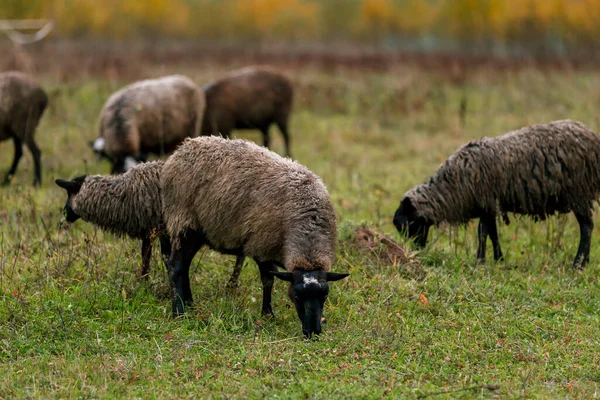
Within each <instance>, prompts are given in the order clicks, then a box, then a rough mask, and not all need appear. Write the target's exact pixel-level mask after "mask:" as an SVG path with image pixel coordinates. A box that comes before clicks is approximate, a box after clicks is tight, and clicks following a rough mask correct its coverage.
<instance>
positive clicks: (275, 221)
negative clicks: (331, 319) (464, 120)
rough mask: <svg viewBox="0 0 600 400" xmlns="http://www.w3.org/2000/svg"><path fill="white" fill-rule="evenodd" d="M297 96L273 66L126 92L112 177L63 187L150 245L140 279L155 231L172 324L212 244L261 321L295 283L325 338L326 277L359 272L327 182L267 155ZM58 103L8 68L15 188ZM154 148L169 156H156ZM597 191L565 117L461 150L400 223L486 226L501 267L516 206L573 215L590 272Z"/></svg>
mask: <svg viewBox="0 0 600 400" xmlns="http://www.w3.org/2000/svg"><path fill="white" fill-rule="evenodd" d="M292 98H293V89H292V85H291V84H290V81H289V80H288V79H287V78H286V77H285V76H284V75H282V74H281V73H279V72H278V71H276V70H274V69H272V68H265V67H262V68H259V67H248V68H245V69H242V70H240V71H237V72H234V73H232V74H230V75H229V76H227V77H225V78H223V79H221V80H218V81H216V82H213V83H211V84H208V85H206V86H205V87H204V88H202V89H200V88H198V87H197V86H196V85H195V84H194V83H193V82H192V81H191V80H190V79H188V78H186V77H184V76H180V75H175V76H168V77H164V78H160V79H154V80H145V81H141V82H137V83H134V84H132V85H129V86H126V87H125V88H123V89H121V90H119V91H118V92H116V93H114V94H113V95H112V96H111V97H110V98H109V99H108V100H107V102H106V104H105V106H104V108H103V109H102V111H101V114H100V135H99V137H98V139H96V141H95V142H93V143H92V146H93V149H94V151H95V152H96V153H97V154H98V155H99V156H101V157H104V158H106V159H108V160H109V161H110V162H111V165H112V168H111V171H112V173H113V175H107V176H102V175H92V176H90V175H84V176H79V177H76V178H74V179H72V180H62V179H58V180H56V184H57V185H58V186H60V187H62V188H63V189H65V190H66V191H67V195H68V198H67V202H66V204H65V209H64V213H65V218H66V221H68V222H74V221H76V220H77V219H79V218H82V219H83V220H85V221H88V222H91V223H93V224H95V225H97V226H99V227H101V228H102V229H105V230H107V231H110V232H112V233H115V234H117V235H127V236H130V237H132V238H135V239H140V240H142V276H146V275H147V274H148V272H149V266H150V258H151V250H152V241H153V239H154V238H155V237H158V238H159V240H160V247H161V254H162V258H163V262H164V264H165V265H166V266H167V270H168V274H169V282H170V287H171V291H172V312H173V315H174V316H178V315H182V314H183V313H184V312H185V310H186V308H188V307H190V306H191V305H192V304H193V296H192V292H191V288H190V279H189V268H190V264H191V262H192V259H193V258H194V255H195V254H196V253H197V252H198V250H199V249H200V248H201V247H202V246H204V245H206V246H208V247H210V248H211V249H214V250H216V251H218V252H220V253H223V254H229V255H233V256H236V263H235V267H234V270H233V272H232V275H231V278H230V281H229V285H230V286H236V285H237V280H238V277H239V274H240V271H241V268H242V265H243V262H244V259H245V257H251V258H252V259H254V261H255V262H256V264H257V265H258V267H259V270H260V277H261V281H262V287H263V302H262V312H263V314H273V310H272V306H271V293H272V287H273V282H274V277H278V278H280V279H282V280H284V281H288V282H290V289H289V295H290V298H291V300H292V301H293V303H294V305H295V307H296V311H297V313H298V317H299V319H300V320H301V322H302V331H303V333H304V335H305V336H307V337H311V335H312V334H313V333H314V334H319V333H320V332H321V323H322V320H323V306H324V302H325V300H326V298H327V295H328V292H329V286H328V282H332V281H337V280H340V279H343V278H345V277H347V276H348V274H346V273H334V272H332V271H331V270H332V267H333V265H334V263H335V260H336V242H337V226H336V214H335V210H334V207H333V205H332V203H331V200H330V197H329V193H328V192H327V189H326V187H325V185H324V183H323V182H322V180H321V179H320V178H319V177H318V176H317V175H315V174H314V173H313V172H311V171H309V170H308V169H307V168H306V167H305V166H303V165H301V164H299V163H298V162H295V161H292V160H291V159H290V158H289V157H285V158H284V157H281V156H279V155H277V154H276V153H274V152H271V151H269V150H268V149H267V148H265V147H268V144H269V126H270V125H271V124H273V123H275V124H277V125H278V127H279V129H280V130H281V132H282V134H283V136H284V139H285V146H286V155H288V156H289V155H290V148H289V132H288V120H289V115H290V111H291V106H292ZM47 103H48V98H47V96H46V95H45V93H44V91H43V89H42V88H41V87H40V86H39V85H38V84H37V83H35V81H34V80H33V79H32V78H31V77H29V76H27V75H25V74H22V73H16V72H10V73H4V74H0V140H6V139H8V138H12V139H13V142H14V144H15V158H14V161H13V163H12V166H11V167H10V170H9V171H8V174H7V175H6V178H5V183H9V182H10V180H11V177H12V175H13V174H14V173H15V170H16V167H17V164H18V162H19V159H20V157H21V155H22V150H21V147H22V144H23V142H24V143H25V144H26V145H27V146H28V147H29V149H30V150H31V152H32V154H33V157H34V162H35V181H34V184H40V182H41V171H40V151H39V149H38V147H37V146H36V144H35V141H34V133H35V128H36V126H37V124H38V122H39V119H40V118H41V116H42V114H43V112H44V109H45V107H46V105H47ZM234 129H258V130H260V131H261V132H262V134H263V136H264V146H265V147H260V146H258V145H256V144H254V143H252V142H248V141H244V140H230V139H229V138H228V137H229V134H230V133H231V131H232V130H234ZM219 136H221V137H219ZM150 153H154V154H159V155H163V154H169V153H172V154H171V155H170V157H169V158H168V159H166V160H160V161H153V162H146V160H147V157H148V154H150ZM123 172H124V173H123ZM119 173H122V174H119ZM599 190H600V137H599V136H598V135H597V134H596V133H595V132H593V131H592V130H590V129H589V128H588V127H586V126H585V125H583V124H582V123H580V122H577V121H572V120H564V121H554V122H551V123H547V124H538V125H531V126H528V127H524V128H522V129H520V130H517V131H514V132H510V133H507V134H505V135H502V136H499V137H496V138H482V139H479V140H475V141H472V142H470V143H468V144H466V145H464V146H463V147H461V148H460V149H458V150H457V151H456V153H455V154H453V155H452V156H450V157H449V158H448V159H447V160H446V161H445V162H444V163H443V164H442V165H441V166H440V167H439V169H438V170H437V172H436V173H435V174H434V175H433V176H431V177H430V178H429V179H428V180H427V182H425V183H424V184H422V185H418V186H416V187H415V188H413V189H411V190H409V191H408V192H407V193H406V194H405V196H404V198H403V199H402V201H401V203H400V206H399V208H398V209H397V210H396V213H395V215H394V219H393V222H394V225H395V226H396V228H397V229H398V231H400V233H402V234H403V235H405V236H407V237H409V238H410V239H412V240H414V242H415V244H416V245H417V246H425V244H426V242H427V235H428V231H429V228H430V227H431V226H432V225H438V224H440V223H442V222H447V223H450V224H465V223H467V222H468V221H469V220H471V219H473V218H479V227H478V238H479V246H478V249H477V259H478V261H481V262H483V261H485V252H486V241H487V238H488V236H489V237H490V239H491V241H492V245H493V252H494V259H495V260H500V259H502V251H501V248H500V243H499V241H498V232H497V227H496V220H497V219H498V217H501V218H502V220H503V221H504V222H505V223H507V224H508V223H509V218H508V215H507V213H508V212H511V213H515V214H522V215H527V216H531V217H533V218H534V219H535V220H543V219H545V218H546V217H547V216H550V215H552V214H555V213H568V212H571V211H572V212H573V213H574V214H575V216H576V218H577V221H578V222H579V225H580V232H581V233H580V236H581V237H580V244H579V249H578V251H577V254H576V256H575V260H574V263H573V265H574V267H575V268H583V267H584V266H585V265H586V264H587V263H588V262H589V253H590V241H591V232H592V230H593V221H592V210H593V203H594V202H595V201H597V200H598V196H599ZM279 268H281V269H283V272H281V271H279Z"/></svg>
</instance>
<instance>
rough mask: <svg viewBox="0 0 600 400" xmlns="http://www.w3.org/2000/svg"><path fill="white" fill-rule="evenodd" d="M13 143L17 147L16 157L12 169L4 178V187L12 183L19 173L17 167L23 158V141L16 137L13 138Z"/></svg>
mask: <svg viewBox="0 0 600 400" xmlns="http://www.w3.org/2000/svg"><path fill="white" fill-rule="evenodd" d="M13 143H14V145H15V157H14V158H13V162H12V164H11V166H10V169H9V170H8V172H7V173H6V176H5V177H4V182H3V184H2V185H8V184H9V183H10V181H11V179H12V177H13V175H14V174H15V172H16V171H17V166H18V165H19V161H20V160H21V157H22V156H23V142H22V141H21V139H19V138H17V137H16V136H13Z"/></svg>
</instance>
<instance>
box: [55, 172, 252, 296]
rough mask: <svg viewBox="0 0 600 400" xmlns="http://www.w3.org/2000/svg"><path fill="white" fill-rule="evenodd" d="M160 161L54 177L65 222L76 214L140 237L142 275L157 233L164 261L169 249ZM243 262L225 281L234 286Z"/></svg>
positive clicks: (147, 267)
mask: <svg viewBox="0 0 600 400" xmlns="http://www.w3.org/2000/svg"><path fill="white" fill-rule="evenodd" d="M162 166H163V161H155V162H150V163H142V164H139V165H136V166H135V167H133V168H131V169H130V170H129V171H127V172H126V173H125V174H123V175H116V176H115V175H108V176H103V175H91V176H88V175H83V176H79V177H77V178H75V179H73V180H71V181H66V180H63V179H57V180H56V184H57V185H58V186H60V187H62V188H64V189H66V191H67V196H68V198H67V202H66V204H65V208H64V214H65V217H66V220H67V222H75V221H77V220H78V219H79V218H82V219H83V220H85V221H87V222H91V223H93V224H94V225H97V226H99V227H100V228H102V229H104V230H106V231H108V232H111V233H113V234H116V235H118V236H125V235H127V236H129V237H131V238H133V239H141V240H142V269H141V276H142V277H144V278H145V277H147V276H148V273H149V272H150V261H151V256H152V242H153V239H154V238H155V237H158V238H159V240H160V245H161V252H162V255H163V261H164V262H165V265H166V260H167V258H168V256H169V254H170V252H171V245H170V242H169V238H168V235H166V233H165V231H164V224H163V222H162V203H161V196H160V172H161V169H162ZM243 262H244V258H243V257H238V258H237V259H236V264H235V267H234V270H233V273H232V275H231V278H230V280H229V283H228V285H227V286H228V287H235V286H237V284H238V278H239V275H240V272H241V270H242V265H243Z"/></svg>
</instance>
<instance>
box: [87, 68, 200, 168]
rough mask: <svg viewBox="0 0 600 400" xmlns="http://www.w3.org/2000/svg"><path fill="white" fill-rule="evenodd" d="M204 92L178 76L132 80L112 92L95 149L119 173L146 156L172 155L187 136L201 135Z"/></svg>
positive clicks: (105, 106) (101, 117)
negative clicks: (133, 81)
mask: <svg viewBox="0 0 600 400" xmlns="http://www.w3.org/2000/svg"><path fill="white" fill-rule="evenodd" d="M204 106H205V101H204V93H203V92H202V90H200V89H199V88H198V87H197V86H196V84H195V83H194V82H192V81H191V80H190V79H189V78H187V77H185V76H182V75H172V76H166V77H162V78H158V79H149V80H144V81H139V82H136V83H133V84H131V85H129V86H126V87H124V88H123V89H121V90H119V91H118V92H116V93H114V94H113V95H112V96H110V98H109V99H108V100H107V102H106V104H105V105H104V107H103V109H102V112H101V113H100V135H99V137H98V138H97V139H96V141H95V142H93V144H92V147H93V149H94V151H95V152H96V153H97V154H98V155H99V156H101V157H105V158H108V159H109V160H110V162H111V164H112V168H111V173H121V172H124V171H126V170H128V169H129V168H131V167H132V166H133V165H135V164H137V163H138V162H141V161H146V159H147V157H148V154H150V153H153V154H158V155H163V154H167V153H170V152H171V151H173V150H174V149H175V147H176V146H177V145H178V144H179V143H181V141H182V140H183V139H185V138H186V137H196V136H199V135H200V130H201V125H202V116H203V114H204Z"/></svg>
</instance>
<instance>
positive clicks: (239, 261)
mask: <svg viewBox="0 0 600 400" xmlns="http://www.w3.org/2000/svg"><path fill="white" fill-rule="evenodd" d="M245 258H246V257H245V256H243V255H241V256H237V257H236V258H235V266H234V267H233V272H232V273H231V277H230V278H229V282H227V287H228V288H229V289H235V288H236V287H238V285H239V282H238V280H239V278H240V273H241V272H242V268H243V267H244V259H245Z"/></svg>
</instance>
